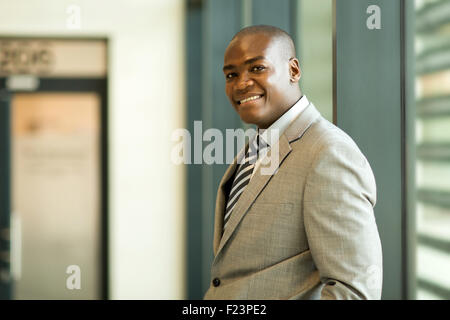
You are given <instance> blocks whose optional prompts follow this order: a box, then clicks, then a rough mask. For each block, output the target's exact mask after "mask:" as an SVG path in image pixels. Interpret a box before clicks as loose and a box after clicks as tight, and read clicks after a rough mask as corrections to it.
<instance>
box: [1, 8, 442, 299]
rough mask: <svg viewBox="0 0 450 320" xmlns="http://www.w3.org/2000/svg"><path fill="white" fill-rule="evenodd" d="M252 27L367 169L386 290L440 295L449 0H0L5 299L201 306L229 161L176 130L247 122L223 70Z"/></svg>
mask: <svg viewBox="0 0 450 320" xmlns="http://www.w3.org/2000/svg"><path fill="white" fill-rule="evenodd" d="M371 5H377V6H378V7H379V8H380V10H381V12H380V13H381V15H380V17H381V20H380V21H381V25H380V27H381V28H380V29H376V28H375V29H371V28H369V25H368V22H367V21H368V19H369V20H370V19H372V18H371V17H373V14H375V12H376V11H373V8H372V9H371V10H368V8H369V6H371ZM370 21H372V20H370ZM254 24H271V25H275V26H279V27H281V28H283V29H284V30H286V31H288V32H289V33H290V34H291V35H292V36H293V38H294V40H295V42H296V47H297V51H298V52H297V54H298V57H299V60H300V65H301V68H302V72H303V74H302V78H301V81H300V86H301V88H302V91H303V92H304V93H305V94H306V95H307V96H308V98H309V99H310V100H311V101H313V102H314V104H315V105H316V107H317V108H318V109H319V111H320V112H321V113H322V115H323V116H324V117H325V118H327V119H328V120H330V121H333V122H334V123H336V124H337V125H338V126H339V127H341V128H343V129H344V130H345V131H346V132H348V133H349V134H350V135H351V136H352V137H353V138H354V140H355V141H356V142H357V143H358V145H359V146H360V148H361V150H362V151H363V152H364V153H365V154H366V156H367V158H368V159H369V162H370V163H371V165H372V168H373V170H374V173H375V177H376V179H377V187H378V202H377V206H376V208H375V216H376V220H377V224H378V227H379V231H380V237H381V240H382V245H383V263H384V278H383V298H384V299H449V298H450V80H449V79H450V33H449V32H450V1H449V0H434V1H433V0H423V1H414V0H395V1H392V0H374V1H368V0H350V1H346V2H339V1H333V0H322V1H314V0H277V1H275V0H226V1H225V0H151V1H145V0H131V1H122V0H116V1H104V0H96V1H87V0H85V1H81V0H76V1H66V0H16V1H14V2H11V1H6V0H0V229H1V230H0V245H1V247H0V250H1V256H0V267H1V270H0V298H2V299H8V298H10V299H102V298H109V299H187V298H189V299H201V298H202V296H203V294H204V292H205V291H206V290H207V288H208V287H209V283H210V281H211V279H210V277H209V267H210V264H211V262H212V258H213V252H212V239H213V224H214V204H215V195H216V191H217V186H218V183H219V181H220V178H221V177H222V175H223V173H224V171H225V169H226V167H227V165H226V164H213V165H208V164H205V163H202V164H190V165H176V164H175V163H173V162H172V159H171V153H172V149H173V146H174V144H175V142H174V141H173V140H172V134H173V132H174V131H175V130H176V129H177V128H187V129H188V130H189V131H190V132H191V135H192V138H193V139H194V121H202V130H203V132H205V131H206V130H207V129H209V128H217V129H219V130H221V131H222V132H225V129H232V128H247V127H248V126H247V125H245V124H244V123H242V122H241V121H240V119H239V117H238V116H237V115H236V114H235V113H234V111H233V109H232V108H231V106H230V105H229V103H228V101H227V99H226V96H225V93H224V77H223V74H222V71H221V69H222V63H223V53H224V50H225V48H226V46H227V43H228V41H229V40H230V39H231V38H232V36H233V35H234V34H235V33H236V32H237V31H238V30H239V29H241V28H242V27H244V26H248V25H254ZM206 145H208V142H204V143H203V147H205V146H206ZM69 266H78V267H79V271H80V272H81V273H80V275H81V277H80V278H81V288H80V289H76V288H75V289H69V288H68V278H70V277H73V276H74V275H76V271H75V272H74V271H73V270H74V269H71V268H69V269H68V267H69Z"/></svg>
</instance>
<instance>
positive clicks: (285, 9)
mask: <svg viewBox="0 0 450 320" xmlns="http://www.w3.org/2000/svg"><path fill="white" fill-rule="evenodd" d="M292 3H293V1H292V0H277V1H273V0H253V1H252V25H258V24H268V25H272V26H275V27H278V28H281V29H283V30H285V31H286V32H291V31H293V30H292V23H291V20H292V16H291V12H292V11H293V10H292V9H293V8H292Z"/></svg>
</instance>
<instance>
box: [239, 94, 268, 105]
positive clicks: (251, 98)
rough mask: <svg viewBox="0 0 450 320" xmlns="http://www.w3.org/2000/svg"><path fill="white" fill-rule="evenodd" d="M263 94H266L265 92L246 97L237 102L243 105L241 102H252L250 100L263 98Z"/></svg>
mask: <svg viewBox="0 0 450 320" xmlns="http://www.w3.org/2000/svg"><path fill="white" fill-rule="evenodd" d="M263 96H264V95H263V94H259V95H255V96H251V97H248V98H245V99H243V100H238V102H237V104H238V105H241V104H243V103H246V102H250V101H253V100H257V99H260V98H262V97H263Z"/></svg>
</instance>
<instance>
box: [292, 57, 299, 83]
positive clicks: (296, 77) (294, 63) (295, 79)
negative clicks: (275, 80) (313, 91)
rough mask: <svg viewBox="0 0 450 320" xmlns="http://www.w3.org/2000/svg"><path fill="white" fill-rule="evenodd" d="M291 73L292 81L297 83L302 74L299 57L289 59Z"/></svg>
mask: <svg viewBox="0 0 450 320" xmlns="http://www.w3.org/2000/svg"><path fill="white" fill-rule="evenodd" d="M289 75H290V77H291V82H292V83H297V82H298V81H299V80H300V78H301V76H302V72H301V70H300V64H299V62H298V59H297V58H291V59H290V60H289Z"/></svg>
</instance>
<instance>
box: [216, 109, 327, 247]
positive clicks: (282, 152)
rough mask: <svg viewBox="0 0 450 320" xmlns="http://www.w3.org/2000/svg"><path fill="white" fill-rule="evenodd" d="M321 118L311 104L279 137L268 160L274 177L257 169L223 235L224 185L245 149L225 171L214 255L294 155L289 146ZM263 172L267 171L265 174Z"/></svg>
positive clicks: (262, 167)
mask: <svg viewBox="0 0 450 320" xmlns="http://www.w3.org/2000/svg"><path fill="white" fill-rule="evenodd" d="M319 117H320V113H319V112H318V111H317V110H316V108H315V107H314V105H313V104H312V103H310V104H309V105H308V106H307V107H306V108H305V110H304V111H303V112H302V113H301V114H300V115H299V116H298V117H297V118H296V119H295V120H294V121H293V123H292V124H291V125H290V126H289V127H288V128H287V129H286V131H285V132H284V133H283V134H282V135H281V136H280V139H279V141H278V143H277V145H276V146H275V145H274V146H273V147H271V149H270V150H269V152H268V153H267V155H266V157H267V159H266V160H268V163H269V164H270V165H269V167H271V168H272V170H271V172H272V174H269V173H268V165H263V164H261V165H260V166H259V167H258V170H256V172H255V174H254V176H253V177H252V179H251V180H250V183H249V184H248V185H247V187H246V188H245V190H244V191H243V192H242V195H241V196H240V198H239V200H238V202H237V203H236V206H235V208H234V209H233V213H232V214H231V217H230V220H229V221H228V226H227V228H226V230H225V232H224V233H223V235H222V230H223V216H224V211H225V199H226V194H225V186H226V184H227V182H228V181H229V180H230V178H231V177H232V176H233V174H234V171H235V170H236V163H237V159H238V158H239V157H242V156H243V155H244V152H245V150H246V149H247V146H246V148H244V149H243V150H241V152H240V154H238V156H237V157H236V158H235V159H234V161H233V163H232V164H231V165H230V166H229V167H228V169H227V171H226V172H225V174H224V176H223V178H222V181H221V182H220V184H219V190H218V193H217V200H216V210H215V211H216V212H215V227H214V254H215V256H217V255H218V254H219V252H220V251H221V249H222V248H223V247H224V246H225V244H226V243H227V241H228V240H229V239H230V237H231V235H232V234H233V232H234V231H235V229H236V227H237V226H238V224H239V222H240V221H241V220H242V218H243V217H244V216H245V213H246V212H247V211H248V209H249V207H250V206H251V205H252V204H253V202H254V201H255V200H256V198H257V197H258V195H259V194H260V193H261V191H262V190H263V188H264V187H265V186H266V184H267V183H268V182H269V181H270V179H271V178H272V176H273V174H274V173H276V170H277V169H278V167H279V166H280V165H281V163H282V162H283V160H284V159H285V158H286V157H287V156H288V155H289V153H290V152H291V150H292V149H291V146H290V143H291V142H293V141H296V140H298V139H300V138H301V137H302V136H303V134H304V133H305V132H306V130H307V129H308V128H309V127H310V126H311V124H312V123H313V122H314V121H316V120H317V119H318V118H319ZM263 170H264V171H263Z"/></svg>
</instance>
